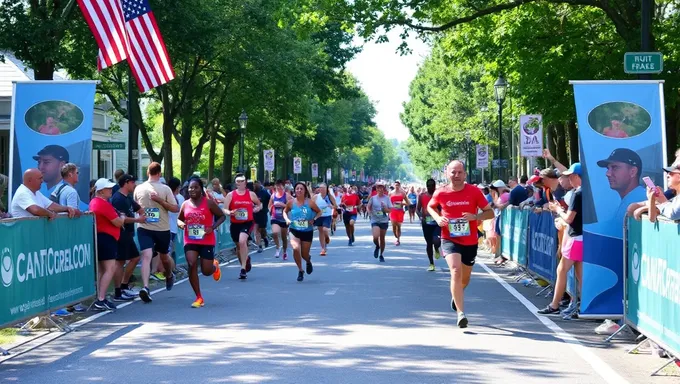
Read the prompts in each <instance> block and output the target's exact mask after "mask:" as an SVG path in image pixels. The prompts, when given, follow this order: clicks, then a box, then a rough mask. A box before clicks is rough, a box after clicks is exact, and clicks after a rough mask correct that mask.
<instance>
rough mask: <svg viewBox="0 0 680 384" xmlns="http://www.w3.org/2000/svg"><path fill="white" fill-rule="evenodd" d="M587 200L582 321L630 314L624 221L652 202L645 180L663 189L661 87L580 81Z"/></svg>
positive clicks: (577, 87) (653, 83)
mask: <svg viewBox="0 0 680 384" xmlns="http://www.w3.org/2000/svg"><path fill="white" fill-rule="evenodd" d="M571 84H573V85H574V99H575V102H576V115H577V119H578V126H579V130H578V132H579V143H580V161H581V167H582V194H583V195H582V196H583V288H582V297H581V315H582V316H583V317H589V318H611V317H614V316H621V315H623V263H622V262H621V255H622V254H623V241H622V239H623V220H624V217H625V215H626V209H627V208H628V206H629V205H630V204H631V203H633V202H639V201H643V200H646V194H645V188H644V187H643V186H642V185H641V181H640V180H641V178H642V177H644V176H649V177H650V178H651V179H652V180H653V181H654V183H655V184H656V185H659V186H663V185H664V177H663V171H662V167H663V166H664V163H665V161H664V159H665V158H666V146H665V141H666V139H665V131H666V129H665V122H664V118H663V108H664V100H663V83H662V82H661V81H656V80H655V81H574V82H571Z"/></svg>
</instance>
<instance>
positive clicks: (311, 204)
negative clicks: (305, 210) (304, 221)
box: [309, 199, 321, 220]
mask: <svg viewBox="0 0 680 384" xmlns="http://www.w3.org/2000/svg"><path fill="white" fill-rule="evenodd" d="M309 208H311V209H312V211H314V212H315V213H316V215H315V216H314V219H312V220H316V219H318V218H319V217H321V210H320V209H319V206H318V205H316V203H315V202H314V200H311V199H310V200H309Z"/></svg>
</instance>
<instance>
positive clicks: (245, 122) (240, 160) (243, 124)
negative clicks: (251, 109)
mask: <svg viewBox="0 0 680 384" xmlns="http://www.w3.org/2000/svg"><path fill="white" fill-rule="evenodd" d="M238 125H239V127H240V128H241V130H240V131H241V141H240V142H239V145H238V171H239V173H243V174H245V173H246V170H245V166H244V164H243V162H244V161H243V146H244V144H245V139H246V126H247V125H248V115H247V114H246V111H245V110H241V116H239V117H238Z"/></svg>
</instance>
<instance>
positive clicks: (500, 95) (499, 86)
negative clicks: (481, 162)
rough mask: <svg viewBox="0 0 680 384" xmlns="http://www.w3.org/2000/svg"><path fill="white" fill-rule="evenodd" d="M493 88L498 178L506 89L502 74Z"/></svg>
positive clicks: (500, 163)
mask: <svg viewBox="0 0 680 384" xmlns="http://www.w3.org/2000/svg"><path fill="white" fill-rule="evenodd" d="M493 89H494V92H495V94H496V103H497V104H498V163H499V164H498V178H499V179H500V178H501V177H502V176H501V175H502V171H501V169H502V168H501V167H502V163H503V162H502V160H501V153H502V152H501V150H502V147H503V102H505V94H506V92H507V90H508V82H507V81H506V80H505V78H504V77H503V75H502V74H501V75H500V76H498V79H497V80H496V82H495V83H494V84H493Z"/></svg>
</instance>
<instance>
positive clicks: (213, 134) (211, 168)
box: [208, 124, 217, 180]
mask: <svg viewBox="0 0 680 384" xmlns="http://www.w3.org/2000/svg"><path fill="white" fill-rule="evenodd" d="M215 151H217V124H214V125H213V126H212V127H211V128H210V154H209V155H208V180H212V179H214V178H215Z"/></svg>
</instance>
